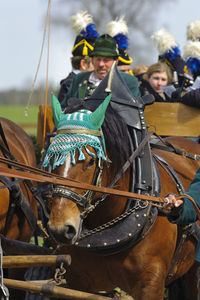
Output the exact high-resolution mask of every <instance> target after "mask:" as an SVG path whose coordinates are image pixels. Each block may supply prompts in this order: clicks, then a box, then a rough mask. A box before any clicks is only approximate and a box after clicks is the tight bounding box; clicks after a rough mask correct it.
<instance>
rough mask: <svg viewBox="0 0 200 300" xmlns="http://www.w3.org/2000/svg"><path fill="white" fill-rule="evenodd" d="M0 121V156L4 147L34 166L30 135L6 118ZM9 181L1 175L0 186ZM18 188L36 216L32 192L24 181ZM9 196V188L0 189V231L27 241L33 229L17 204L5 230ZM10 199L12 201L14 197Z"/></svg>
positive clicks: (35, 202)
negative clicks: (1, 129) (1, 133)
mask: <svg viewBox="0 0 200 300" xmlns="http://www.w3.org/2000/svg"><path fill="white" fill-rule="evenodd" d="M0 122H1V126H2V128H3V135H4V136H5V140H4V138H2V136H0V143H1V145H2V147H3V148H1V150H0V157H5V154H4V153H3V152H4V151H3V149H4V148H5V149H6V150H7V151H8V153H9V152H10V154H11V155H12V157H13V158H14V159H16V160H17V161H18V162H21V163H24V164H26V165H30V166H33V167H35V166H36V156H35V150H34V145H33V142H32V140H31V138H30V136H29V135H28V134H27V133H26V132H25V131H24V130H23V129H22V128H21V127H19V126H18V125H17V124H15V123H13V122H12V121H10V120H8V119H5V118H0ZM5 143H7V144H8V147H9V150H8V149H7V147H6V145H5ZM7 158H10V157H7ZM11 183H12V180H11V181H10V180H9V179H6V178H2V177H1V181H0V185H1V186H3V185H5V184H8V185H9V184H11ZM20 188H21V191H22V193H23V195H24V197H25V199H26V200H27V201H28V202H29V203H30V206H31V208H32V210H33V212H34V214H35V216H36V217H37V201H36V199H35V198H34V197H33V195H32V193H30V191H29V189H28V188H27V185H25V183H24V182H20ZM11 198H12V197H10V190H9V188H4V189H0V203H1V210H0V232H1V233H2V234H5V236H6V237H8V238H12V239H16V240H21V241H24V242H29V240H30V238H31V236H32V234H33V229H32V228H31V227H30V225H29V223H28V221H27V218H26V216H25V215H24V213H23V212H22V210H21V209H20V208H19V206H18V205H16V207H15V209H14V211H13V212H12V213H11V217H10V221H9V222H8V223H9V224H8V228H6V230H5V223H6V218H7V217H8V216H7V214H8V210H9V206H10V201H11ZM12 200H13V201H14V199H12Z"/></svg>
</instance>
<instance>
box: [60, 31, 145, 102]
mask: <svg viewBox="0 0 200 300" xmlns="http://www.w3.org/2000/svg"><path fill="white" fill-rule="evenodd" d="M90 56H91V57H92V62H93V65H94V71H93V72H84V73H79V74H77V75H76V76H75V77H74V79H73V81H72V83H71V85H70V89H69V91H68V93H67V94H66V95H65V98H64V100H63V101H62V103H61V105H62V108H65V107H66V106H67V101H68V99H69V98H72V97H76V98H81V99H84V98H86V97H88V96H90V95H91V94H92V93H93V91H94V90H95V89H96V87H97V86H98V85H99V83H100V82H101V81H102V79H104V78H105V76H106V75H107V73H108V72H109V71H110V69H111V67H112V65H113V63H114V62H115V61H116V63H117V62H118V56H119V51H118V47H117V44H116V42H115V40H114V39H113V38H112V37H111V36H110V35H108V34H103V35H101V36H100V37H99V38H97V39H96V41H95V44H94V50H93V51H92V52H91V54H90ZM120 75H121V77H122V78H123V80H124V81H125V83H126V84H127V86H128V88H129V90H130V91H131V94H132V95H133V97H135V98H136V99H137V98H139V97H140V91H139V89H138V81H137V78H136V77H134V76H131V75H129V74H126V73H124V72H120Z"/></svg>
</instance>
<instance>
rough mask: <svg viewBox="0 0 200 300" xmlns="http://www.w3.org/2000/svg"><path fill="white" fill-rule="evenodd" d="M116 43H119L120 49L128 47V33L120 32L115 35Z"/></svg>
mask: <svg viewBox="0 0 200 300" xmlns="http://www.w3.org/2000/svg"><path fill="white" fill-rule="evenodd" d="M114 39H115V41H116V43H117V44H118V47H119V49H127V48H128V46H129V40H128V37H127V36H126V35H124V34H123V33H118V34H116V35H115V36H114Z"/></svg>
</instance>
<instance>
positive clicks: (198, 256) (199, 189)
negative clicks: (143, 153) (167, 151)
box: [168, 168, 200, 262]
mask: <svg viewBox="0 0 200 300" xmlns="http://www.w3.org/2000/svg"><path fill="white" fill-rule="evenodd" d="M186 194H188V195H190V196H191V197H192V198H193V199H194V201H195V202H196V204H197V205H198V207H199V208H200V168H199V169H198V170H197V172H196V175H195V177H194V179H193V180H192V182H191V184H190V186H189V189H188V191H187V192H186ZM174 210H175V211H176V210H177V211H178V210H179V211H180V213H181V215H180V213H178V214H176V213H175V215H174V216H173V215H172V216H171V217H170V216H169V217H168V219H169V221H171V222H172V223H176V224H179V225H188V224H191V223H194V222H196V221H197V219H198V218H197V214H196V212H195V209H194V206H193V204H192V202H191V201H190V200H189V199H187V198H184V204H183V205H182V206H179V208H175V209H174ZM197 236H198V234H197ZM194 259H195V260H196V261H198V262H200V240H198V244H197V248H196V252H195V257H194Z"/></svg>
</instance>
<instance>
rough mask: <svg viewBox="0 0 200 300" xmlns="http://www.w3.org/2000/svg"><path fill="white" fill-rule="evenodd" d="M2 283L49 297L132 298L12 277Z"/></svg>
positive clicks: (122, 299)
mask: <svg viewBox="0 0 200 300" xmlns="http://www.w3.org/2000/svg"><path fill="white" fill-rule="evenodd" d="M4 284H5V285H6V286H7V287H8V288H13V289H17V290H27V291H30V292H32V293H38V294H43V295H46V296H49V297H54V298H59V299H71V300H72V299H74V300H83V299H84V300H87V299H88V300H109V299H110V300H114V299H116V300H117V299H118V300H119V299H121V300H125V299H126V300H134V299H133V298H132V297H130V296H122V297H121V298H110V297H105V296H101V295H95V294H90V293H86V292H82V291H76V290H72V289H68V288H63V287H58V286H55V285H54V284H42V283H35V282H30V281H20V280H14V279H7V278H4Z"/></svg>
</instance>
